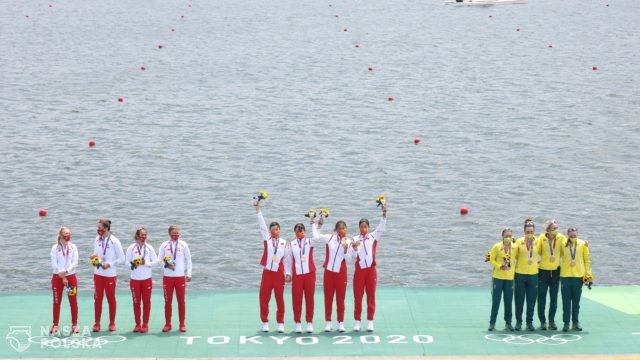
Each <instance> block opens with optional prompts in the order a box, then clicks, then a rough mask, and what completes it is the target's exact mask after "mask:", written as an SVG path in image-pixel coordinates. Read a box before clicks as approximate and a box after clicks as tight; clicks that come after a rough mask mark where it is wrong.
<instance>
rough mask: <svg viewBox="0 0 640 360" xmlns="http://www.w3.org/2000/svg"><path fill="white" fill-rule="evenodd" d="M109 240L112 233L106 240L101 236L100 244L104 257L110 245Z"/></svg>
mask: <svg viewBox="0 0 640 360" xmlns="http://www.w3.org/2000/svg"><path fill="white" fill-rule="evenodd" d="M109 240H111V234H109V237H108V238H107V239H106V240H105V239H102V238H100V246H101V247H102V257H103V258H104V257H105V256H106V254H107V248H108V247H109Z"/></svg>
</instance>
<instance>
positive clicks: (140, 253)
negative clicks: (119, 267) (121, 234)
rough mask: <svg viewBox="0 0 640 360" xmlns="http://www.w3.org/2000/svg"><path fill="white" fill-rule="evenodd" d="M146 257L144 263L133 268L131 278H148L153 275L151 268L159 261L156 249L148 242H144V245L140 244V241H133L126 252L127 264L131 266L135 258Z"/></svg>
mask: <svg viewBox="0 0 640 360" xmlns="http://www.w3.org/2000/svg"><path fill="white" fill-rule="evenodd" d="M137 257H139V258H142V259H144V264H143V265H140V266H138V267H137V268H135V269H133V270H131V279H133V280H146V279H149V278H150V277H151V270H152V268H153V266H155V265H156V264H157V262H158V257H157V256H156V251H155V250H154V249H153V247H152V246H151V245H149V244H148V243H146V242H145V243H144V244H143V246H138V243H135V242H134V243H133V244H131V245H130V246H129V247H128V248H127V253H126V254H125V264H126V265H129V268H131V261H133V259H134V258H137Z"/></svg>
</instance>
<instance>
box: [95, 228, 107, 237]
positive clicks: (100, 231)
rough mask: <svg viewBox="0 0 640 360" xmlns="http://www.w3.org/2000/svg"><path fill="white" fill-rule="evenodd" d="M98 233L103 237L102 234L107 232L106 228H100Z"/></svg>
mask: <svg viewBox="0 0 640 360" xmlns="http://www.w3.org/2000/svg"><path fill="white" fill-rule="evenodd" d="M97 232H98V235H100V237H102V235H104V233H105V232H107V231H106V230H105V229H98V230H97Z"/></svg>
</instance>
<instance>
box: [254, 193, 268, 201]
mask: <svg viewBox="0 0 640 360" xmlns="http://www.w3.org/2000/svg"><path fill="white" fill-rule="evenodd" d="M253 198H254V199H257V200H258V201H260V200H267V199H268V198H269V194H267V192H266V191H260V192H258V195H256V196H254V197H253Z"/></svg>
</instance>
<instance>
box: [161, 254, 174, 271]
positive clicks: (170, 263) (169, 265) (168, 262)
mask: <svg viewBox="0 0 640 360" xmlns="http://www.w3.org/2000/svg"><path fill="white" fill-rule="evenodd" d="M162 261H163V262H164V267H165V268H169V269H171V270H175V267H174V265H175V262H174V261H173V259H172V258H171V256H170V255H167V256H165V257H164V258H162Z"/></svg>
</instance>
